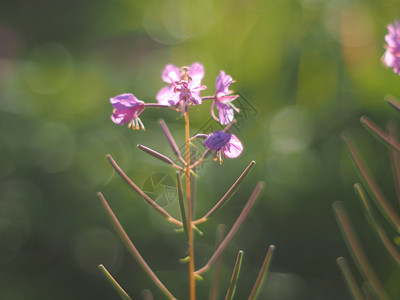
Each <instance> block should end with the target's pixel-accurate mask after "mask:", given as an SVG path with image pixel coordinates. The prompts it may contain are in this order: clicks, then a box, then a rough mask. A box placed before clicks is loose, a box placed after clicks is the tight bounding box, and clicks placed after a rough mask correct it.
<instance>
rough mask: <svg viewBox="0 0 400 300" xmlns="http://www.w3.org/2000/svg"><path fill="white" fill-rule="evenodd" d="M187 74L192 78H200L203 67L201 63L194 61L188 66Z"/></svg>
mask: <svg viewBox="0 0 400 300" xmlns="http://www.w3.org/2000/svg"><path fill="white" fill-rule="evenodd" d="M189 76H190V77H191V78H192V80H196V79H198V80H200V81H201V80H202V79H203V77H204V67H203V65H202V64H200V63H198V62H195V63H192V64H191V65H190V66H189Z"/></svg>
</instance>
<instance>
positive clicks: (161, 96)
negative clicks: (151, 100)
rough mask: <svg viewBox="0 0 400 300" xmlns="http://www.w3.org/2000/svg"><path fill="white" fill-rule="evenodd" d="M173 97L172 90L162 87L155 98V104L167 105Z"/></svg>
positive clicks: (168, 87)
mask: <svg viewBox="0 0 400 300" xmlns="http://www.w3.org/2000/svg"><path fill="white" fill-rule="evenodd" d="M174 97H175V91H174V88H173V87H171V86H165V87H163V88H162V89H161V90H160V91H159V92H158V93H157V96H156V99H157V102H158V103H160V104H163V105H169V102H168V101H169V100H171V99H172V98H174Z"/></svg>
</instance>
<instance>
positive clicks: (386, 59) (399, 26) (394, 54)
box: [382, 20, 400, 74]
mask: <svg viewBox="0 0 400 300" xmlns="http://www.w3.org/2000/svg"><path fill="white" fill-rule="evenodd" d="M387 28H388V30H389V33H388V34H387V35H386V36H385V41H386V43H387V45H385V48H386V52H385V54H384V55H383V57H382V61H383V63H384V64H385V65H387V66H388V67H391V68H393V72H395V73H396V74H400V22H399V21H397V20H396V21H395V22H394V25H393V24H389V25H388V27H387Z"/></svg>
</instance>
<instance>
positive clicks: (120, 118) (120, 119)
mask: <svg viewBox="0 0 400 300" xmlns="http://www.w3.org/2000/svg"><path fill="white" fill-rule="evenodd" d="M135 113H136V111H134V110H131V109H117V110H115V111H114V113H113V114H112V115H111V120H112V121H113V122H114V123H115V124H119V125H124V124H126V123H128V122H129V121H131V120H133V119H134V118H135V117H136V116H135Z"/></svg>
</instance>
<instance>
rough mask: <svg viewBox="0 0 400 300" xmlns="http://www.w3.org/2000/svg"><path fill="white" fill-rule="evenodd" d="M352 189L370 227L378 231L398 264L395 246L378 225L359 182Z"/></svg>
mask: <svg viewBox="0 0 400 300" xmlns="http://www.w3.org/2000/svg"><path fill="white" fill-rule="evenodd" d="M354 189H355V191H356V194H357V195H358V197H359V199H360V200H361V204H362V207H363V208H364V213H365V215H366V217H367V220H368V222H369V223H370V225H371V227H373V228H374V229H375V231H376V232H377V233H378V236H379V238H380V239H381V241H382V243H383V245H384V246H385V248H386V250H387V251H388V252H389V253H390V255H391V256H392V257H393V259H394V260H395V261H396V263H397V264H399V265H400V253H399V252H398V251H397V249H396V247H395V246H393V244H392V242H391V241H390V239H389V238H388V236H387V235H386V232H385V231H384V230H383V228H382V227H381V226H380V225H379V223H378V220H377V219H376V218H375V216H374V213H373V211H372V207H371V205H370V204H369V201H368V199H367V195H366V193H365V191H364V189H363V188H362V186H361V185H360V184H359V183H356V184H355V185H354Z"/></svg>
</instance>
